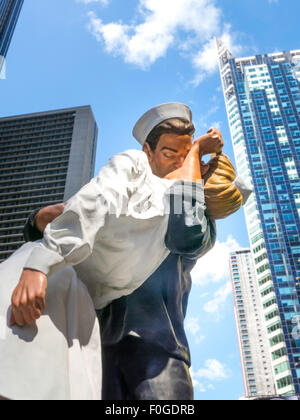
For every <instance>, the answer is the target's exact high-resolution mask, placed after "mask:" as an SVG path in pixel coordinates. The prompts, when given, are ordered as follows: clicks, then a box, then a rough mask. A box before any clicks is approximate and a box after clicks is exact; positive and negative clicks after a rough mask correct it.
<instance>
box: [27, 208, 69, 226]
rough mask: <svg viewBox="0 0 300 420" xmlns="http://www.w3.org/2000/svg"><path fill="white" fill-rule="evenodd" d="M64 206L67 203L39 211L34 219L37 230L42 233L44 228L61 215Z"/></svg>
mask: <svg viewBox="0 0 300 420" xmlns="http://www.w3.org/2000/svg"><path fill="white" fill-rule="evenodd" d="M66 205H67V203H59V204H54V205H53V206H48V207H44V208H43V209H41V210H40V211H39V212H38V213H37V214H36V216H35V218H34V224H35V226H36V227H37V229H38V230H39V231H40V232H44V230H45V229H46V226H47V225H48V224H49V223H51V222H52V221H53V220H54V219H56V218H57V217H58V216H60V215H61V214H62V213H63V211H64V208H65V207H66Z"/></svg>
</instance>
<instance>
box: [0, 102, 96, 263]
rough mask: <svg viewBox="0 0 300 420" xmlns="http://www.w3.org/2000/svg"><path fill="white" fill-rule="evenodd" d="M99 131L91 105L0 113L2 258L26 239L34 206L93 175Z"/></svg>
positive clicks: (66, 193) (63, 196) (59, 197)
mask: <svg viewBox="0 0 300 420" xmlns="http://www.w3.org/2000/svg"><path fill="white" fill-rule="evenodd" d="M97 135H98V128H97V124H96V122H95V119H94V116H93V113H92V110H91V107H90V106H84V107H75V108H69V109H62V110H58V111H48V112H41V113H37V114H28V115H19V116H16V117H7V118H0V156H1V162H0V262H1V261H3V260H5V259H6V258H8V257H9V256H10V255H11V254H12V253H13V252H14V251H15V250H16V249H17V248H19V247H20V246H21V245H22V244H23V243H24V241H23V233H22V232H23V227H24V224H25V221H26V219H27V217H28V215H29V214H30V213H31V212H32V210H34V209H37V208H41V207H45V206H48V205H51V204H56V203H59V202H63V201H65V200H67V199H69V198H70V197H71V196H72V195H73V194H75V193H76V192H77V191H78V190H79V189H80V188H81V187H82V186H83V185H85V184H86V183H88V182H89V180H90V179H91V178H92V177H93V175H94V167H95V154H96V146H97Z"/></svg>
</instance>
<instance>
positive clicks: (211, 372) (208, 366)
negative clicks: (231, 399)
mask: <svg viewBox="0 0 300 420" xmlns="http://www.w3.org/2000/svg"><path fill="white" fill-rule="evenodd" d="M229 376H230V370H229V369H228V368H227V367H226V366H225V365H223V364H222V363H221V362H219V361H218V360H216V359H208V360H206V362H205V363H204V368H201V369H198V370H197V372H193V369H192V377H193V378H195V379H208V380H209V381H221V380H224V379H227V378H229Z"/></svg>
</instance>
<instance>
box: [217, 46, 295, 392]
mask: <svg viewBox="0 0 300 420" xmlns="http://www.w3.org/2000/svg"><path fill="white" fill-rule="evenodd" d="M217 44H218V52H219V63H220V73H221V79H222V84H223V90H224V97H225V102H226V108H227V114H228V119H229V125H230V130H231V137H232V142H233V148H234V153H235V159H236V164H237V168H238V172H239V174H241V175H243V176H244V177H245V178H246V179H248V181H249V182H252V184H253V186H254V191H255V193H254V194H253V195H252V197H251V198H250V199H249V200H248V203H247V205H246V207H245V215H246V222H247V228H248V234H249V239H250V245H251V251H252V254H253V258H254V262H255V270H256V275H257V282H258V284H257V287H258V290H259V292H260V294H261V296H262V305H263V311H264V322H265V328H266V330H267V333H268V341H269V348H270V354H271V359H272V365H273V371H274V375H275V383H276V389H277V393H278V394H280V395H291V394H294V393H297V394H299V393H300V329H299V326H298V327H297V323H299V319H300V318H299V314H300V302H299V298H300V287H299V278H300V265H299V263H300V232H299V230H300V220H299V215H300V183H299V158H300V50H294V51H285V52H278V53H274V54H265V55H257V56H252V57H246V58H240V59H236V58H235V57H234V56H233V55H232V54H231V53H230V51H228V49H226V47H225V46H224V45H223V44H222V42H221V41H219V40H217Z"/></svg>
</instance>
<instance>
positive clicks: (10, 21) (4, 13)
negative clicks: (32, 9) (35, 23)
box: [0, 0, 24, 71]
mask: <svg viewBox="0 0 300 420" xmlns="http://www.w3.org/2000/svg"><path fill="white" fill-rule="evenodd" d="M23 3H24V0H0V56H1V57H6V54H7V51H8V48H9V45H10V42H11V39H12V36H13V33H14V30H15V27H16V24H17V21H18V18H19V15H20V12H21V8H22V6H23ZM0 66H1V61H0ZM0 71H1V67H0Z"/></svg>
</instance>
